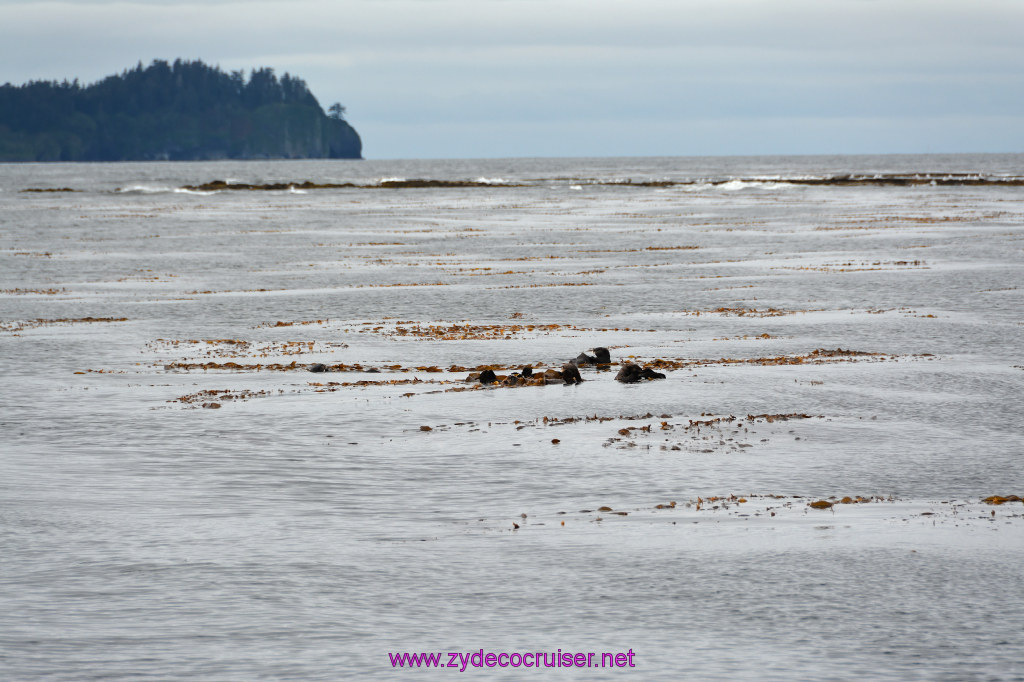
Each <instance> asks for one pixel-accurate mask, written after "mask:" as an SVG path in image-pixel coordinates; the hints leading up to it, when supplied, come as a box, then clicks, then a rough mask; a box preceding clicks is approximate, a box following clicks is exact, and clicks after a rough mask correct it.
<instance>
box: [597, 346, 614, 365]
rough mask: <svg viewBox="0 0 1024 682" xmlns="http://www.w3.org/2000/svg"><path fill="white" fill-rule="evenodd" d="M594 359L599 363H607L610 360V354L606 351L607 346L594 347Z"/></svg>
mask: <svg viewBox="0 0 1024 682" xmlns="http://www.w3.org/2000/svg"><path fill="white" fill-rule="evenodd" d="M594 359H595V360H596V361H597V364H599V365H607V364H608V363H609V362H611V361H612V354H611V353H609V352H608V349H607V348H595V349H594Z"/></svg>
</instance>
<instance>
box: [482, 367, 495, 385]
mask: <svg viewBox="0 0 1024 682" xmlns="http://www.w3.org/2000/svg"><path fill="white" fill-rule="evenodd" d="M497 380H498V377H497V376H495V374H494V370H490V369H485V370H484V371H482V372H480V383H481V384H493V383H494V382H495V381H497Z"/></svg>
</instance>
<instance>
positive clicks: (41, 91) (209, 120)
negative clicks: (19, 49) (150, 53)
mask: <svg viewBox="0 0 1024 682" xmlns="http://www.w3.org/2000/svg"><path fill="white" fill-rule="evenodd" d="M335 107H337V109H335ZM343 114H344V107H341V105H340V104H336V105H334V107H332V108H331V115H330V116H328V115H326V114H325V113H324V111H323V109H321V107H320V103H319V102H318V101H317V99H316V97H314V96H313V93H311V92H310V91H309V87H308V86H307V85H306V83H305V81H303V80H302V79H300V78H296V77H294V76H291V75H290V74H287V73H286V74H284V76H282V77H281V78H278V77H277V76H276V75H275V74H274V70H273V69H269V68H262V69H256V70H255V71H253V72H252V73H251V74H250V76H249V78H248V79H246V78H245V74H244V73H242V72H240V71H234V72H232V73H225V72H223V71H221V70H220V69H219V68H216V67H212V66H208V65H206V64H204V63H203V62H201V61H183V60H181V59H177V60H175V61H174V63H173V64H170V63H168V62H166V61H162V60H156V61H154V62H153V63H152V64H150V65H149V66H148V67H146V66H143V65H142V63H141V62H140V63H139V64H137V65H136V66H135V67H133V68H131V69H127V70H125V71H124V72H122V73H121V74H120V75H116V76H108V77H107V78H104V79H103V80H101V81H99V82H97V83H94V84H92V85H89V86H86V87H83V86H82V85H80V84H79V82H78V80H77V79H76V80H74V81H72V82H68V81H67V80H65V81H62V82H59V83H58V82H56V81H52V82H50V81H34V82H29V83H26V84H25V85H20V86H15V85H11V84H10V83H7V84H5V85H3V86H0V161H129V160H131V161H134V160H150V159H182V160H185V159H189V160H194V159H222V158H234V159H249V158H360V157H361V153H362V143H361V141H360V139H359V135H358V134H357V133H356V131H355V130H354V129H353V128H352V127H351V126H350V125H349V124H348V123H347V122H346V121H345V120H344V118H343Z"/></svg>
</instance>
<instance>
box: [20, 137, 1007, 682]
mask: <svg viewBox="0 0 1024 682" xmlns="http://www.w3.org/2000/svg"><path fill="white" fill-rule="evenodd" d="M846 176H852V177H851V178H848V181H844V182H838V181H836V182H833V181H830V179H832V180H835V179H837V178H840V177H844V178H845V177H846ZM1022 178H1024V155H1019V154H1018V155H978V156H971V155H953V156H917V157H914V156H879V157H762V158H657V159H655V158H643V159H618V158H616V159H537V160H529V159H516V160H486V161H480V160H478V161H410V162H402V161H388V162H369V161H366V162H339V161H330V162H322V161H274V162H244V163H243V162H222V163H221V162H218V163H146V164H67V165H65V164H47V165H2V166H0V370H2V374H0V376H2V377H3V384H4V389H5V390H3V391H2V392H0V677H2V678H3V679H11V680H37V679H46V680H50V679H53V680H90V679H104V680H108V679H112V680H142V679H161V680H163V679H203V680H253V679H282V680H285V679H287V680H335V679H345V678H353V679H392V678H394V677H397V676H399V675H400V674H401V675H406V676H407V675H415V676H425V677H428V678H430V679H444V678H452V677H459V676H464V677H470V678H487V679H491V678H496V679H535V678H536V679H541V678H543V679H607V680H612V679H619V678H621V677H623V676H626V675H629V676H633V677H639V678H640V679H666V680H679V679H694V680H698V679H709V678H712V677H731V678H736V679H758V680H783V679H785V680H789V679H810V678H816V679H822V680H847V679H875V680H1021V679H1024V634H1022V632H1024V573H1022V572H1021V570H1020V565H1021V560H1022V559H1024V504H1022V503H1021V502H1019V501H1009V502H1006V503H1005V504H999V505H991V504H987V503H985V502H984V501H983V498H986V497H989V496H992V495H1001V496H1009V495H1024V407H1022V402H1021V395H1022V393H1024V352H1022V343H1021V342H1022V338H1024V187H1022V186H1021V182H1020V181H1021V179H1022ZM214 180H224V181H227V182H228V183H233V184H236V185H238V184H241V183H249V184H271V183H281V184H283V185H285V187H284V188H282V189H275V190H265V189H263V190H260V189H257V190H247V189H246V190H242V189H222V190H216V191H209V190H204V189H202V188H199V189H183V188H185V187H186V186H190V187H200V186H201V185H203V184H204V183H208V182H211V181H214ZM307 180H308V181H311V182H313V183H316V184H319V185H336V186H334V187H319V188H318V187H307V188H305V189H303V188H299V187H296V186H295V185H298V184H299V183H302V182H303V181H307ZM411 180H428V181H433V182H428V183H411V182H408V181H411ZM402 181H406V182H402ZM933 181H934V182H933ZM416 184H420V185H425V186H413V185H416ZM289 185H292V186H290V187H289ZM47 189H48V190H54V189H71V190H75V191H56V192H55V191H24V190H47ZM595 347H606V348H608V349H609V350H610V353H611V356H612V360H613V363H614V364H613V365H612V366H611V367H605V368H595V367H593V366H585V367H583V368H582V369H581V374H582V377H583V379H584V381H583V382H582V383H580V384H579V385H575V386H563V385H559V384H557V383H553V384H550V385H545V386H504V385H500V386H499V385H494V386H482V385H480V384H479V382H473V381H470V382H467V381H465V379H466V378H467V376H468V375H469V374H470V373H471V372H475V371H479V370H480V369H482V368H483V367H484V366H493V367H495V368H496V371H497V373H498V374H500V375H508V374H509V373H511V372H517V371H519V370H520V368H521V367H523V366H524V365H527V364H529V365H531V366H532V367H534V368H536V369H544V368H554V369H558V368H560V367H561V366H562V363H564V362H566V361H567V360H569V359H571V358H574V357H576V356H577V355H578V354H579V353H581V352H584V351H587V352H589V351H590V350H591V349H593V348H595ZM630 361H632V362H636V363H639V364H650V365H652V366H656V367H658V368H660V371H661V372H663V373H664V374H665V375H666V378H664V379H657V380H651V381H644V382H641V383H638V384H622V383H619V382H616V381H615V379H614V377H615V374H616V372H617V371H618V369H619V367H620V366H621V364H623V363H625V362H630ZM314 363H323V364H325V365H327V366H329V367H330V368H331V371H329V372H324V373H314V372H310V371H309V370H308V368H309V367H310V366H311V365H312V364H314ZM843 498H848V501H849V502H850V503H843V502H842V501H841V500H842V499H843ZM818 501H822V502H825V503H828V504H824V505H818V506H823V507H825V508H823V509H817V508H814V507H811V506H810V504H809V503H811V502H818ZM829 505H831V506H829ZM481 650H482V651H483V652H484V653H489V652H493V653H499V652H506V653H510V652H547V653H549V654H551V653H555V652H557V651H558V650H561V651H562V652H571V653H576V652H596V653H597V659H598V660H599V659H600V653H601V652H612V653H621V652H628V651H632V652H633V654H634V657H633V659H632V660H633V663H634V666H635V667H622V668H619V667H615V668H599V667H598V668H589V669H579V668H568V667H555V668H536V667H529V668H528V667H525V666H518V667H513V666H494V667H487V666H482V667H478V666H474V665H468V667H467V669H466V670H465V672H461V671H460V668H459V667H455V668H444V669H436V670H426V669H420V670H418V671H416V672H410V671H405V672H404V673H399V672H396V670H395V669H394V667H393V664H392V658H391V657H390V656H389V654H398V653H403V652H407V653H418V652H426V653H429V652H441V653H444V656H443V657H442V659H441V662H442V665H444V664H447V663H448V662H449V660H451V659H450V658H449V656H448V652H462V653H463V654H464V655H466V656H467V660H468V655H469V654H470V653H473V652H479V651H481Z"/></svg>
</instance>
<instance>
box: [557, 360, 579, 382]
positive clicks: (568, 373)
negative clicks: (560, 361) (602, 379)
mask: <svg viewBox="0 0 1024 682" xmlns="http://www.w3.org/2000/svg"><path fill="white" fill-rule="evenodd" d="M562 380H563V381H565V383H566V385H570V384H578V383H581V382H582V381H583V377H581V376H580V370H579V369H577V368H576V365H574V364H572V363H571V362H567V363H565V364H564V365H562Z"/></svg>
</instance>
